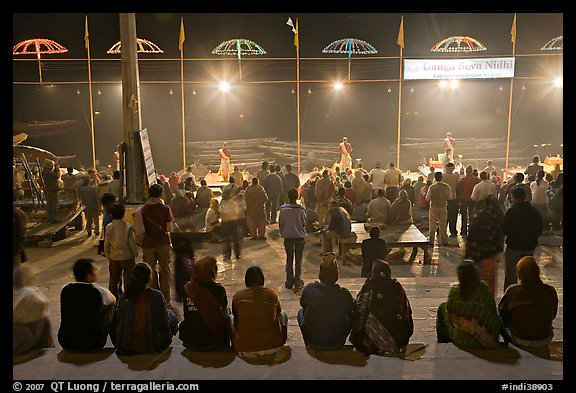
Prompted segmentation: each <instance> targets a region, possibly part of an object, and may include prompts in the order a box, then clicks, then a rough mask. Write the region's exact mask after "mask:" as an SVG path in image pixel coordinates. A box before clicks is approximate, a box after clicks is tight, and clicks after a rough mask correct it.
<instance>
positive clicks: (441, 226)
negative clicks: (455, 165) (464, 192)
mask: <svg viewBox="0 0 576 393" xmlns="http://www.w3.org/2000/svg"><path fill="white" fill-rule="evenodd" d="M434 180H435V182H434V183H433V184H432V185H431V186H430V187H429V188H428V192H426V200H427V201H428V202H430V210H429V214H428V227H429V237H430V244H432V245H434V238H435V236H436V228H437V227H438V230H439V232H440V240H441V242H442V244H441V245H442V246H448V245H449V244H448V234H447V233H446V224H447V218H448V210H447V205H448V203H447V201H448V199H449V198H450V196H451V194H452V191H451V189H450V186H449V185H448V184H446V183H444V182H443V181H442V172H436V173H434Z"/></svg>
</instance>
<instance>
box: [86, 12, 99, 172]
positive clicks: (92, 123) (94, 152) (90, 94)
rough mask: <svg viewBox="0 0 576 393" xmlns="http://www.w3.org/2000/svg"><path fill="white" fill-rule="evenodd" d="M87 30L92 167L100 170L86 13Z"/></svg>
mask: <svg viewBox="0 0 576 393" xmlns="http://www.w3.org/2000/svg"><path fill="white" fill-rule="evenodd" d="M85 27H86V31H85V36H84V38H85V41H86V42H85V44H86V51H87V53H88V94H89V96H90V130H91V136H92V168H94V171H95V172H98V170H97V169H96V150H95V147H94V108H93V103H92V71H91V69H90V38H89V35H88V15H86V24H85Z"/></svg>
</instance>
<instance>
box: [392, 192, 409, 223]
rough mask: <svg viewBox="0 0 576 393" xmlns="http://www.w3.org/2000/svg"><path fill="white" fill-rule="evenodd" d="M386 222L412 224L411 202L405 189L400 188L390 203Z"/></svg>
mask: <svg viewBox="0 0 576 393" xmlns="http://www.w3.org/2000/svg"><path fill="white" fill-rule="evenodd" d="M387 223H388V224H391V225H402V224H412V202H410V199H409V198H408V193H407V192H406V190H400V192H399V193H398V197H397V198H396V199H395V200H394V202H392V205H390V211H389V212H388V220H387Z"/></svg>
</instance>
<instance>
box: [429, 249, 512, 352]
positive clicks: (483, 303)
mask: <svg viewBox="0 0 576 393" xmlns="http://www.w3.org/2000/svg"><path fill="white" fill-rule="evenodd" d="M457 271H458V283H457V284H454V285H452V287H451V288H450V293H449V294H448V301H447V302H444V303H442V304H440V306H439V307H438V312H437V313H436V336H437V339H438V342H439V343H448V342H453V343H454V344H455V345H456V346H458V347H460V348H498V347H499V346H500V344H499V337H500V333H501V331H502V322H501V321H500V316H499V315H498V310H497V308H496V303H495V302H494V295H493V294H492V290H491V289H490V286H489V285H488V284H487V283H486V281H484V280H482V279H481V278H480V272H479V270H478V266H477V265H476V263H475V262H474V261H473V260H470V259H465V260H464V261H462V262H461V263H460V265H458V270H457Z"/></svg>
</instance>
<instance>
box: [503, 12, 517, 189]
mask: <svg viewBox="0 0 576 393" xmlns="http://www.w3.org/2000/svg"><path fill="white" fill-rule="evenodd" d="M510 33H511V35H512V59H514V56H515V55H516V14H514V22H512V31H511V32H510ZM514 63H516V62H514ZM514 65H516V64H514ZM513 90H514V75H512V78H510V99H509V103H508V134H507V138H506V163H505V169H504V179H507V178H508V165H509V164H508V159H509V154H510V127H511V125H512V124H511V123H512V92H513Z"/></svg>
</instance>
